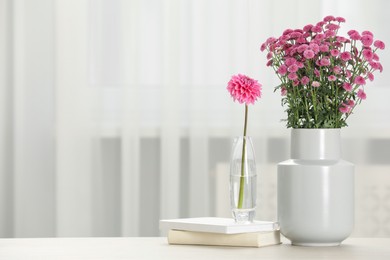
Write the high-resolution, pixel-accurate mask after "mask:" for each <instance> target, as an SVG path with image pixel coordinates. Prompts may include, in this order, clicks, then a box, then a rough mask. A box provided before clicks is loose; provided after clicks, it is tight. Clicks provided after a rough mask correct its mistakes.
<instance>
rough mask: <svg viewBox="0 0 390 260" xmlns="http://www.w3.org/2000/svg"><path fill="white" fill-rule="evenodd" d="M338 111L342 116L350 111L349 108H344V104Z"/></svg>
mask: <svg viewBox="0 0 390 260" xmlns="http://www.w3.org/2000/svg"><path fill="white" fill-rule="evenodd" d="M339 111H340V112H341V113H343V114H347V113H349V112H350V111H351V108H350V107H349V106H346V105H345V104H343V105H341V106H340V108H339Z"/></svg>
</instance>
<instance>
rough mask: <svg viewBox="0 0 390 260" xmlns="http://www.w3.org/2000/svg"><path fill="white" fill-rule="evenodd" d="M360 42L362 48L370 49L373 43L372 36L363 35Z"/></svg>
mask: <svg viewBox="0 0 390 260" xmlns="http://www.w3.org/2000/svg"><path fill="white" fill-rule="evenodd" d="M360 40H361V41H362V44H363V46H364V47H370V46H371V44H372V43H373V41H374V39H373V38H372V36H371V35H369V34H364V35H363V36H362V38H361V39H360Z"/></svg>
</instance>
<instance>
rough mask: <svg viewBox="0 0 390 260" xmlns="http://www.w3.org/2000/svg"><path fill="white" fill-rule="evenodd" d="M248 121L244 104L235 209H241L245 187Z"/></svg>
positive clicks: (246, 107)
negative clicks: (238, 189) (237, 192)
mask: <svg viewBox="0 0 390 260" xmlns="http://www.w3.org/2000/svg"><path fill="white" fill-rule="evenodd" d="M247 121H248V105H247V104H245V121H244V137H243V140H242V141H243V142H242V158H241V178H240V192H239V195H238V205H237V208H239V209H242V204H243V202H244V185H245V157H246V153H245V152H246V125H247Z"/></svg>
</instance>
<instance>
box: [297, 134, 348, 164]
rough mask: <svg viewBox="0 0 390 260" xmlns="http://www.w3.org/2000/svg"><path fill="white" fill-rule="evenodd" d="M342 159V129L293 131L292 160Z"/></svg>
mask: <svg viewBox="0 0 390 260" xmlns="http://www.w3.org/2000/svg"><path fill="white" fill-rule="evenodd" d="M340 157H341V140H340V129H333V128H332V129H292V130H291V158H292V159H302V160H338V159H340Z"/></svg>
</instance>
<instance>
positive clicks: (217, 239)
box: [168, 230, 280, 247]
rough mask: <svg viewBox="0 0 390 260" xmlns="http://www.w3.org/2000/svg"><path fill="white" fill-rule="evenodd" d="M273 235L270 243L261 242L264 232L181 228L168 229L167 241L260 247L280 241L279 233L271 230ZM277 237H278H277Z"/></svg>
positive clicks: (173, 242) (170, 242)
mask: <svg viewBox="0 0 390 260" xmlns="http://www.w3.org/2000/svg"><path fill="white" fill-rule="evenodd" d="M271 233H272V234H271V235H272V236H273V237H275V239H273V241H272V242H271V243H268V244H265V243H261V241H260V240H261V236H262V235H264V234H258V233H244V234H231V235H226V234H217V233H205V232H192V231H183V230H169V232H168V243H169V244H179V245H215V246H241V247H261V246H266V245H273V244H279V243H280V235H279V233H278V231H277V232H271ZM278 238H279V239H278Z"/></svg>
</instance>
